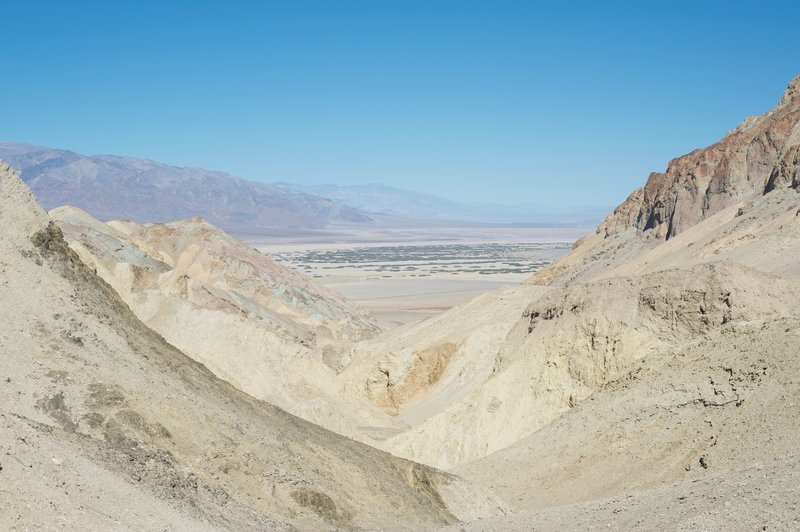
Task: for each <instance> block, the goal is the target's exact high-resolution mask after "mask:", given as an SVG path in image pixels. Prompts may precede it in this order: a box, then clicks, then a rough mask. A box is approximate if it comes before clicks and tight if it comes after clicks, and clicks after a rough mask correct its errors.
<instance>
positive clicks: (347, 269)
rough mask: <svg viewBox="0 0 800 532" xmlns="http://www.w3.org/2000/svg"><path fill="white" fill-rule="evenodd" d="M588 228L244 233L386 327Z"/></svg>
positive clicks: (469, 294)
mask: <svg viewBox="0 0 800 532" xmlns="http://www.w3.org/2000/svg"><path fill="white" fill-rule="evenodd" d="M591 231H592V228H586V227H577V228H520V227H499V226H498V227H490V228H476V227H445V228H433V229H421V228H420V229H405V230H395V231H389V230H380V229H374V230H368V229H362V230H347V229H341V230H338V231H335V232H331V233H332V234H325V233H322V234H317V235H312V236H306V237H303V238H297V237H294V238H293V237H291V236H283V237H271V238H266V237H260V238H259V237H247V236H244V237H243V239H244V241H245V242H247V243H248V244H250V245H252V246H254V247H255V248H256V249H258V250H260V251H263V252H264V253H267V254H269V255H270V256H272V257H273V258H275V260H277V261H278V262H281V263H283V264H285V265H287V266H290V267H292V268H295V269H297V270H298V271H301V272H303V273H305V274H306V275H308V276H310V277H312V278H313V279H315V280H318V281H319V282H320V283H322V284H324V285H326V286H328V287H330V288H332V289H334V290H336V291H337V292H339V293H341V294H342V295H344V296H345V297H347V298H348V299H350V300H351V301H354V302H356V303H358V304H359V305H361V306H362V307H364V308H365V309H367V310H368V311H369V312H370V313H371V314H372V315H373V316H375V318H376V320H377V321H378V323H380V324H381V325H383V326H386V327H389V328H392V327H396V326H399V325H405V324H408V323H413V322H417V321H420V320H422V319H425V318H429V317H432V316H435V315H436V314H440V313H441V312H444V311H445V310H447V309H449V308H452V307H454V306H455V305H458V304H460V303H464V302H466V301H468V300H470V299H472V298H474V297H476V296H478V295H480V294H482V293H485V292H489V291H492V290H495V289H497V288H500V287H503V286H509V285H515V284H519V283H521V282H523V281H524V280H525V279H527V278H528V277H530V276H531V274H532V273H534V272H535V271H537V270H538V269H540V268H542V267H544V266H546V265H547V264H549V263H551V262H553V261H554V260H556V259H558V258H559V257H561V256H562V255H564V254H565V253H567V251H569V250H570V248H571V247H572V244H573V243H574V242H575V241H576V240H577V239H578V238H580V237H582V236H585V235H586V234H588V233H589V232H591Z"/></svg>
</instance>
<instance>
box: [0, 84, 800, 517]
mask: <svg viewBox="0 0 800 532" xmlns="http://www.w3.org/2000/svg"><path fill="white" fill-rule="evenodd" d="M0 222H1V223H2V225H3V228H4V232H3V235H2V238H0V251H1V252H2V254H1V255H0V282H2V286H3V293H4V297H3V298H2V300H0V353H1V354H2V360H3V366H2V371H3V374H2V375H0V377H2V378H3V380H2V381H1V382H0V390H2V392H0V393H2V403H1V406H0V434H2V437H0V466H2V469H0V480H2V481H3V482H0V494H2V497H3V500H4V501H10V504H7V505H5V506H4V508H3V509H2V510H0V522H2V523H3V524H8V525H9V527H11V528H15V527H16V528H25V527H31V528H58V527H67V528H75V527H78V526H80V527H82V528H137V529H155V528H160V529H163V528H166V527H168V526H172V527H174V528H189V527H191V528H197V529H219V528H229V529H242V528H289V529H291V528H299V529H319V528H344V529H357V528H363V529H377V528H381V529H434V528H439V527H445V526H454V527H455V529H456V530H458V529H468V530H469V529H475V530H485V529H510V530H520V529H532V528H542V529H575V528H578V529H590V528H606V527H607V526H610V527H612V528H639V529H664V528H667V529H676V528H681V529H683V528H699V529H723V528H724V529H753V528H759V529H760V528H762V527H770V528H772V527H777V528H795V527H798V526H800V508H799V506H800V463H799V460H800V455H798V452H797V450H796V442H797V441H800V415H798V404H799V403H798V402H799V401H800V78H796V79H795V80H793V81H792V82H791V83H790V85H789V87H788V88H787V90H786V92H785V94H784V96H783V98H782V99H781V100H780V102H779V104H778V106H777V107H776V108H775V109H773V110H772V111H770V112H768V113H766V114H764V115H761V116H757V117H751V118H748V119H747V120H745V122H743V123H742V124H741V125H740V126H739V127H737V128H736V129H735V130H733V131H731V132H730V133H729V134H728V135H726V136H725V137H724V138H723V139H722V140H721V141H719V142H718V143H716V144H714V145H712V146H709V147H707V148H704V149H701V150H696V151H694V152H692V153H690V154H688V155H685V156H683V157H680V158H678V159H675V160H673V161H671V162H670V164H669V166H668V168H667V170H666V171H665V172H663V173H654V174H651V176H650V177H649V179H648V181H647V183H646V185H645V186H644V187H643V188H641V189H639V190H637V191H635V192H634V193H633V194H631V196H630V197H629V198H628V199H627V200H626V201H625V202H624V203H623V204H621V205H620V206H619V207H617V208H616V209H615V210H614V212H613V213H611V214H610V215H609V216H608V218H607V219H606V220H605V221H604V222H603V223H602V224H601V225H600V226H599V227H598V229H597V231H596V232H595V233H593V234H591V235H589V236H587V237H585V238H584V239H582V240H581V241H579V242H578V243H576V245H575V247H574V249H573V250H572V251H571V252H570V253H569V254H568V255H566V256H565V257H564V258H562V259H561V260H559V261H557V262H556V263H554V264H552V265H550V266H549V267H547V268H545V269H543V270H540V271H539V272H537V273H536V274H535V275H534V276H533V277H532V278H531V279H530V280H529V281H528V282H526V283H525V284H522V285H520V286H511V287H506V288H503V289H500V290H498V291H496V292H492V293H489V294H484V295H482V296H480V297H478V298H477V299H475V300H473V301H470V302H468V303H466V304H463V305H460V306H458V307H455V308H453V309H451V310H449V311H447V312H445V313H443V314H441V315H439V316H436V317H434V318H431V319H429V320H426V321H423V322H420V323H418V324H414V325H410V326H405V327H402V328H399V329H395V330H391V331H381V330H380V327H379V326H378V325H377V324H376V323H375V322H374V321H373V320H372V319H371V318H370V317H369V316H368V315H366V314H365V313H364V312H363V311H361V310H359V309H358V308H357V307H355V306H354V305H352V304H351V303H349V302H347V301H345V300H344V299H343V298H342V297H341V296H339V295H337V294H335V293H333V292H331V291H329V290H327V289H325V288H323V287H320V286H318V285H316V284H315V283H314V282H312V281H311V280H309V279H308V278H306V277H304V276H302V275H300V274H298V273H296V272H293V271H291V270H289V269H287V268H286V267H283V266H281V265H279V264H277V263H275V262H273V261H272V260H270V259H269V258H267V257H266V256H264V255H263V254H261V253H259V252H257V251H255V250H252V249H250V248H248V247H247V246H246V245H244V244H242V243H241V242H238V241H236V240H235V239H233V238H232V237H230V236H228V235H227V234H225V233H224V232H222V231H220V230H218V229H216V228H215V227H213V226H211V225H209V224H208V223H206V222H204V221H203V220H200V219H190V220H186V221H182V222H174V223H168V224H136V223H133V222H109V223H102V222H100V221H98V220H96V219H94V218H92V217H91V216H90V215H88V214H87V213H86V212H83V211H81V210H79V209H75V208H71V207H62V208H57V209H55V210H53V211H51V213H50V214H49V215H47V214H46V213H45V212H44V211H43V210H42V209H41V208H40V207H39V206H38V205H37V203H36V201H35V200H34V198H33V196H32V194H31V193H30V191H29V190H28V189H27V187H26V186H25V184H24V183H23V182H22V181H21V180H20V179H19V177H18V176H17V175H16V174H15V173H14V171H13V170H12V169H11V168H10V167H8V166H7V165H4V164H3V165H2V166H1V167H0ZM122 500H124V501H125V503H124V504H121V503H120V501H122Z"/></svg>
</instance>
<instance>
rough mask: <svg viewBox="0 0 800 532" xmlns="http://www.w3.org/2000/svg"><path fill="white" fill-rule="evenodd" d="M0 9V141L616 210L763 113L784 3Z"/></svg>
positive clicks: (788, 68)
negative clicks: (651, 178)
mask: <svg viewBox="0 0 800 532" xmlns="http://www.w3.org/2000/svg"><path fill="white" fill-rule="evenodd" d="M166 3H167V2H145V1H142V2H91V1H82V2H74V3H73V2H37V1H35V0H32V1H25V2H3V4H4V5H3V8H2V22H3V30H2V31H3V45H2V48H0V58H2V64H3V71H4V72H5V74H4V79H3V81H2V83H0V101H2V103H3V105H2V118H0V139H4V140H15V141H22V142H30V143H35V144H42V145H46V146H52V147H61V148H68V149H73V150H75V151H79V152H82V153H87V154H97V153H113V154H120V155H132V156H138V157H146V158H151V159H155V160H159V161H164V162H167V163H171V164H176V165H189V166H200V167H204V168H211V169H217V170H223V171H227V172H230V173H232V174H235V175H238V176H242V177H247V178H251V179H257V180H263V181H291V182H298V183H304V184H315V183H337V184H362V183H369V182H380V183H384V184H387V185H393V186H398V187H403V188H410V189H415V190H421V191H425V192H430V193H434V194H439V195H444V196H447V197H450V198H453V199H458V200H468V201H499V202H507V203H512V202H514V203H515V202H534V203H542V204H550V205H554V206H566V205H613V204H616V203H619V202H620V201H621V200H623V199H624V198H625V197H626V196H627V194H628V193H629V192H631V191H632V190H633V189H634V188H636V187H638V186H640V185H641V184H643V183H644V181H645V180H646V178H647V175H648V173H649V172H650V171H657V170H663V169H664V168H665V166H666V163H667V162H668V160H669V159H670V158H672V157H674V156H677V155H680V154H683V153H685V152H688V151H690V150H692V149H694V148H696V147H700V146H703V145H707V144H709V143H711V142H714V141H715V140H717V139H718V138H720V137H721V136H722V135H723V134H724V133H725V132H727V131H728V130H730V129H732V128H733V127H734V126H736V124H737V123H738V122H739V121H740V120H741V119H743V118H744V117H745V116H747V115H751V114H756V113H762V112H765V111H767V110H769V109H770V108H772V107H773V106H774V105H775V103H777V101H778V99H779V98H780V95H781V93H782V91H783V89H784V88H785V86H786V84H787V83H788V81H789V80H790V79H791V78H792V77H793V76H795V75H797V74H800V45H798V39H797V35H798V32H797V22H798V20H800V2H797V1H792V2H777V1H776V2H769V1H762V2H736V1H725V2H721V1H720V2H711V1H702V0H695V1H692V2H681V1H677V2H676V1H670V2H651V1H638V2H633V1H631V2H578V1H559V2H556V1H553V2H534V1H527V2H522V1H504V0H492V1H488V0H487V1H482V2H476V1H470V0H453V1H443V0H427V1H412V0H406V1H388V0H387V1H379V0H373V1H348V0H337V1H333V0H330V1H316V2H312V1H302V0H291V1H289V0H287V1H285V2H233V1H229V2H218V3H211V2H202V1H193V2H169V6H168V7H167V6H165V5H163V4H166Z"/></svg>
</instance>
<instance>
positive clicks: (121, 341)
mask: <svg viewBox="0 0 800 532" xmlns="http://www.w3.org/2000/svg"><path fill="white" fill-rule="evenodd" d="M0 223H2V226H3V228H4V230H3V234H2V238H0V257H2V258H1V259H0V260H1V261H2V263H1V264H0V284H2V289H3V297H2V298H0V353H1V354H2V356H1V357H0V359H2V366H0V368H2V381H0V382H1V384H0V449H1V450H2V453H0V456H2V458H1V459H0V460H2V462H1V464H0V465H2V469H0V478H2V482H0V496H2V499H3V501H4V504H3V507H2V509H0V522H3V523H4V524H5V525H9V526H11V527H12V528H14V527H23V528H37V529H49V528H59V527H62V526H66V527H68V528H72V527H80V528H87V529H92V528H117V527H127V528H135V529H154V528H165V527H173V528H177V529H195V530H199V529H219V528H230V529H239V530H241V529H273V528H275V529H291V528H294V527H300V528H304V529H319V528H327V527H345V528H381V527H390V528H406V529H420V528H431V527H435V526H438V525H442V524H444V523H448V522H453V521H454V520H455V519H456V515H455V514H456V513H458V511H459V509H467V510H469V512H472V511H473V510H474V509H475V506H474V501H475V498H474V496H473V494H469V498H468V500H469V504H465V503H464V500H465V498H464V495H465V490H466V489H467V487H466V485H464V484H463V483H461V482H460V481H459V480H458V479H457V478H455V477H453V476H450V475H447V474H444V473H440V472H438V471H435V470H433V469H430V468H427V467H424V466H420V465H417V464H414V463H411V462H408V461H405V460H401V459H397V458H394V457H392V456H390V455H388V454H385V453H382V452H380V451H376V450H374V449H371V448H369V447H367V446H364V445H361V444H358V443H355V442H353V441H352V440H349V439H347V438H343V437H341V436H338V435H336V434H334V433H332V432H329V431H327V430H325V429H322V428H320V427H318V426H316V425H313V424H310V423H307V422H305V421H302V420H300V419H298V418H296V417H294V416H291V415H289V414H286V413H285V412H283V411H282V410H280V409H277V408H275V407H273V406H271V405H269V404H266V403H263V402H261V401H258V400H256V399H253V398H252V397H250V396H248V395H246V394H244V393H242V392H240V391H239V390H237V389H235V388H234V387H233V386H231V385H229V384H227V383H225V382H223V381H221V380H220V379H218V378H217V377H215V376H214V375H213V374H212V373H211V372H210V371H208V370H207V369H206V368H205V367H204V366H203V365H201V364H199V363H197V362H195V361H193V360H192V359H190V358H188V357H186V356H185V355H184V354H183V353H181V352H180V351H178V350H177V349H176V348H174V347H173V346H171V345H170V344H168V343H166V342H165V341H164V340H163V339H162V338H161V336H159V335H158V334H157V333H155V332H153V331H152V330H150V329H149V328H148V327H146V326H144V325H143V324H142V323H141V321H139V319H138V318H137V317H136V316H135V315H134V314H133V313H132V312H131V311H130V310H129V309H128V307H127V306H126V305H125V304H124V303H123V302H122V301H121V300H120V299H119V297H118V296H117V294H116V293H115V292H114V291H113V290H112V289H111V288H110V287H109V286H108V285H107V284H106V283H105V282H103V281H102V280H101V279H100V278H99V277H97V276H96V275H95V273H94V272H93V271H92V270H90V269H88V268H87V267H86V266H85V265H84V264H83V263H82V262H81V261H80V259H79V258H78V256H77V255H76V254H75V253H73V252H72V251H71V250H70V248H69V247H68V246H67V244H66V242H65V241H64V240H63V238H62V234H61V231H60V230H59V229H58V228H57V227H56V226H54V225H53V224H51V223H50V220H49V218H48V217H47V215H46V214H45V213H44V211H43V210H42V209H41V208H40V207H39V206H38V205H37V204H36V202H35V200H34V198H33V196H32V195H31V193H30V191H29V190H28V188H27V187H26V186H25V185H24V184H23V183H22V181H21V180H20V179H19V177H18V176H17V175H16V174H14V173H13V172H12V171H11V169H10V168H9V167H8V166H7V165H5V164H2V165H0Z"/></svg>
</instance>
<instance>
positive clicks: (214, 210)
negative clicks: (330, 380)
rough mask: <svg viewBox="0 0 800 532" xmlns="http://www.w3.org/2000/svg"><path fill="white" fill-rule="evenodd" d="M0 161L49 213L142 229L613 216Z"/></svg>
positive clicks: (71, 161)
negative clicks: (152, 225) (186, 223)
mask: <svg viewBox="0 0 800 532" xmlns="http://www.w3.org/2000/svg"><path fill="white" fill-rule="evenodd" d="M0 159H3V160H5V161H6V162H7V163H9V164H10V165H11V166H13V167H14V168H15V169H17V170H18V171H19V172H20V173H21V175H22V178H23V179H24V180H25V182H26V183H27V184H28V186H30V188H31V189H32V190H33V192H34V193H35V194H36V196H37V198H38V200H39V202H40V203H41V204H42V205H43V206H44V207H45V208H46V209H52V208H55V207H59V206H62V205H72V206H74V207H79V208H81V209H84V210H86V211H87V212H89V213H91V214H92V215H93V216H95V217H97V218H99V219H102V220H112V219H131V220H135V221H138V222H166V221H172V220H178V219H184V218H191V217H194V216H201V217H203V218H205V219H206V220H207V221H209V222H211V223H212V224H214V225H217V226H219V227H221V228H223V229H225V230H227V231H230V232H234V233H240V234H241V233H253V234H255V233H259V232H267V231H270V230H275V229H284V230H313V229H322V228H326V227H336V226H363V227H372V226H380V227H392V226H397V227H408V226H424V225H426V223H430V224H432V225H447V224H451V223H458V224H461V223H467V224H509V223H514V224H535V225H557V226H563V225H569V226H593V225H596V224H597V223H599V222H600V221H601V220H602V218H603V215H604V214H605V213H606V212H607V211H608V209H607V208H605V207H602V208H601V207H597V208H582V209H573V210H557V209H548V208H545V207H542V206H538V205H515V206H506V205H492V204H466V203H459V202H455V201H451V200H447V199H444V198H439V197H436V196H432V195H429V194H422V193H419V192H412V191H408V190H402V189H397V188H392V187H387V186H383V185H363V186H336V185H318V186H304V185H294V184H289V183H278V184H274V185H273V184H267V183H261V182H256V181H248V180H246V179H241V178H238V177H234V176H232V175H229V174H226V173H224V172H216V171H211V170H204V169H202V168H188V167H176V166H170V165H167V164H163V163H159V162H156V161H151V160H147V159H137V158H133V157H121V156H116V155H93V156H86V155H81V154H79V153H75V152H73V151H69V150H61V149H54V148H47V147H42V146H35V145H31V144H22V143H15V142H0Z"/></svg>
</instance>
